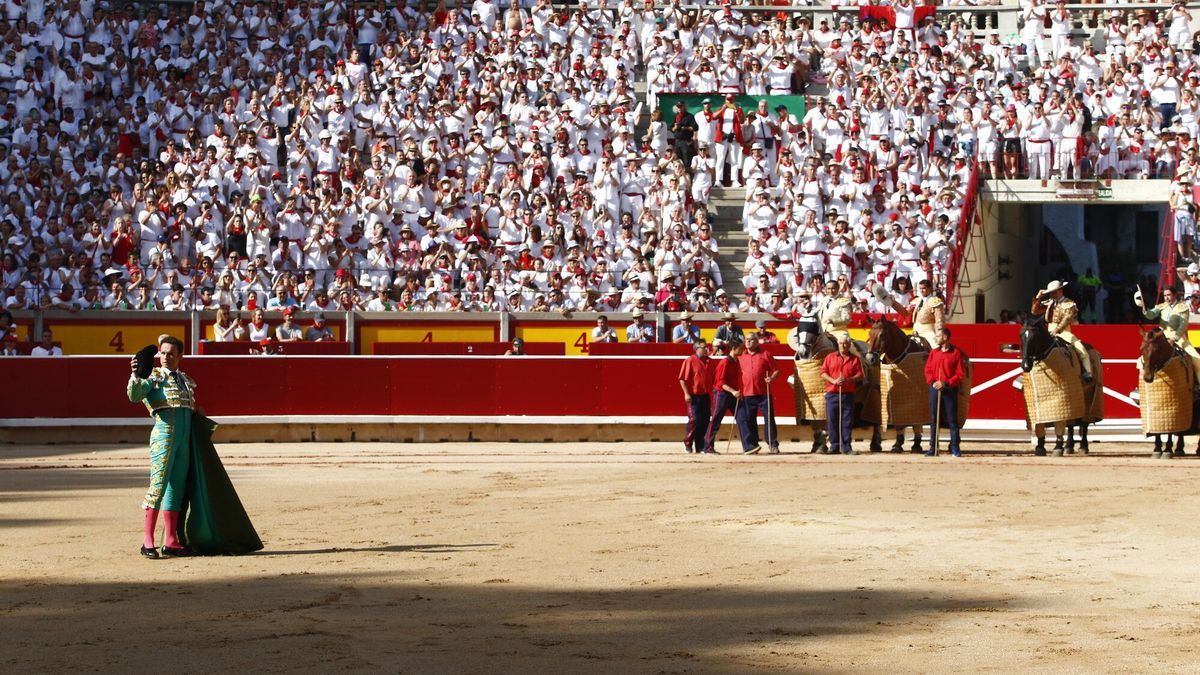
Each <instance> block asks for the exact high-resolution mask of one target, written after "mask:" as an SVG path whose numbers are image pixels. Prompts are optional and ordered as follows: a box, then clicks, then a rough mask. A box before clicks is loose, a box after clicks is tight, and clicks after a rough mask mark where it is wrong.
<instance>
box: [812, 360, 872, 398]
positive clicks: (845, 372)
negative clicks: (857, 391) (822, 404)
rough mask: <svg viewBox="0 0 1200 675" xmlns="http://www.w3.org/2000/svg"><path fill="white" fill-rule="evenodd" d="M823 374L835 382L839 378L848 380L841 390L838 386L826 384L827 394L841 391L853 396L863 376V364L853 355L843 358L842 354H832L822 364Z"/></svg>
mask: <svg viewBox="0 0 1200 675" xmlns="http://www.w3.org/2000/svg"><path fill="white" fill-rule="evenodd" d="M821 374H822V375H828V376H829V377H832V378H833V379H835V380H836V379H837V378H839V377H841V378H845V380H846V381H845V382H843V383H842V385H841V387H840V388H839V387H838V385H836V384H833V383H831V382H826V383H825V391H826V393H829V392H833V393H836V392H838V391H840V392H842V393H843V394H852V393H854V388H855V387H856V386H858V381H859V380H860V379H862V376H863V370H862V363H860V362H859V360H858V357H857V356H854V355H853V354H846V355H845V356H843V355H842V353H841V352H832V353H830V354H829V355H828V356H826V357H825V360H824V361H822V362H821Z"/></svg>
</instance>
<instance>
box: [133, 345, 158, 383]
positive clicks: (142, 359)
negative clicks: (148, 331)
mask: <svg viewBox="0 0 1200 675" xmlns="http://www.w3.org/2000/svg"><path fill="white" fill-rule="evenodd" d="M156 356H158V347H156V346H154V345H146V346H145V347H142V348H141V349H139V350H138V353H137V355H136V356H134V358H135V359H137V373H136V375H137V376H138V377H139V378H141V379H143V380H144V379H146V378H147V377H150V371H152V370H154V357H156Z"/></svg>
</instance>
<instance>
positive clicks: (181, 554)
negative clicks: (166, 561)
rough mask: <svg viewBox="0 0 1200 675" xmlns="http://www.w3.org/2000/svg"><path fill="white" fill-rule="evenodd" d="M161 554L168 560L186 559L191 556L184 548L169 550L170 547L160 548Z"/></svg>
mask: <svg viewBox="0 0 1200 675" xmlns="http://www.w3.org/2000/svg"><path fill="white" fill-rule="evenodd" d="M162 554H163V555H165V556H167V557H168V558H186V557H188V556H190V555H191V554H192V552H191V551H190V550H188V549H186V548H182V547H180V548H171V547H170V546H164V547H162Z"/></svg>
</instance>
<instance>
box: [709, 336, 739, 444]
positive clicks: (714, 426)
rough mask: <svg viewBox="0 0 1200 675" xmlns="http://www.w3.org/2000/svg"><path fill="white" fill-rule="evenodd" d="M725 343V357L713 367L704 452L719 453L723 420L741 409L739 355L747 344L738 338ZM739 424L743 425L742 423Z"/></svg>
mask: <svg viewBox="0 0 1200 675" xmlns="http://www.w3.org/2000/svg"><path fill="white" fill-rule="evenodd" d="M725 345H726V350H727V351H726V356H725V358H723V359H721V360H720V361H717V362H716V365H715V366H714V367H713V408H712V421H711V422H709V424H708V435H707V436H706V437H705V439H704V452H706V453H708V454H710V455H716V454H719V453H718V452H717V449H716V442H717V433H718V432H719V431H720V430H721V420H723V419H725V415H726V414H728V413H738V412H740V411H741V407H740V406H739V405H738V402H737V401H738V399H740V398H741V397H742V392H741V390H740V389H739V388H738V387H741V386H742V367H741V365H740V364H739V363H738V357H739V356H741V355H742V351H743V350H744V349H745V348H746V345H745V344H744V343H743V342H742V341H741V340H737V339H733V340H730V341H728V342H726V343H725ZM738 426H739V428H740V427H741V425H740V424H739V425H738Z"/></svg>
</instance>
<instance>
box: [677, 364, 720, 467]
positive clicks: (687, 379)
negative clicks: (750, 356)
mask: <svg viewBox="0 0 1200 675" xmlns="http://www.w3.org/2000/svg"><path fill="white" fill-rule="evenodd" d="M692 346H693V347H694V348H695V353H694V354H692V355H691V356H689V357H687V359H686V360H684V362H683V365H682V366H681V367H680V368H679V388H680V389H682V390H683V401H684V403H686V404H687V406H688V421H687V427H686V431H685V432H684V435H683V449H684V450H686V451H687V452H689V453H691V452H697V453H699V452H704V450H705V447H704V446H705V435H706V433H707V431H708V418H709V413H710V412H711V411H712V397H711V396H709V392H710V391H712V364H711V362H710V361H709V359H708V344H706V343H705V342H704V340H697V341H696V342H695V344H693V345H692ZM693 448H695V449H693Z"/></svg>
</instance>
